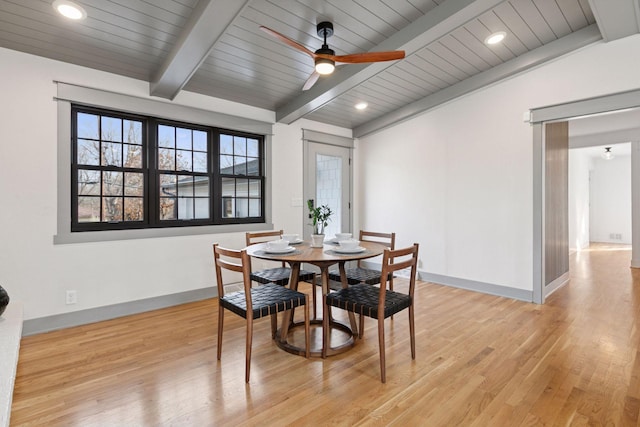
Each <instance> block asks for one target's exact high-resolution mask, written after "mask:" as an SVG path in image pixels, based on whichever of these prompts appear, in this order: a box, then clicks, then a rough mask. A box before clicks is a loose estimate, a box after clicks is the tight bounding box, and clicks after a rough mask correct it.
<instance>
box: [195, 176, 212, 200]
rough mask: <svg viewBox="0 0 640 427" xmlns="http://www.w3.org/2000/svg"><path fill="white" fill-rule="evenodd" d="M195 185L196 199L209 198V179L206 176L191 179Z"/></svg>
mask: <svg viewBox="0 0 640 427" xmlns="http://www.w3.org/2000/svg"><path fill="white" fill-rule="evenodd" d="M193 181H194V183H195V186H194V190H193V191H194V194H195V196H196V197H209V194H210V193H209V178H208V177H206V176H196V177H194V178H193Z"/></svg>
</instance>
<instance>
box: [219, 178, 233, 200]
mask: <svg viewBox="0 0 640 427" xmlns="http://www.w3.org/2000/svg"><path fill="white" fill-rule="evenodd" d="M235 195H236V180H235V179H233V178H223V179H222V197H235Z"/></svg>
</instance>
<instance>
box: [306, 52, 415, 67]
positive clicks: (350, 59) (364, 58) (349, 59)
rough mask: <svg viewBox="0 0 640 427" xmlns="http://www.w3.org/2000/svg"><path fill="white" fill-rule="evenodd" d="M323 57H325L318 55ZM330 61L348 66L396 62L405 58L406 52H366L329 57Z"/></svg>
mask: <svg viewBox="0 0 640 427" xmlns="http://www.w3.org/2000/svg"><path fill="white" fill-rule="evenodd" d="M318 56H323V55H318ZM327 56H328V57H329V59H333V60H334V61H336V62H344V63H347V64H358V63H361V62H382V61H394V60H396V59H402V58H404V50H391V51H388V52H365V53H354V54H352V55H327Z"/></svg>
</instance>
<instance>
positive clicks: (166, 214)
mask: <svg viewBox="0 0 640 427" xmlns="http://www.w3.org/2000/svg"><path fill="white" fill-rule="evenodd" d="M177 207H178V205H177V204H176V199H170V198H168V197H162V198H161V199H160V219H161V220H168V219H176V218H177V217H178V215H177V212H176V210H177Z"/></svg>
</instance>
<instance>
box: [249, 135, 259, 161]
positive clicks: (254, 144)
mask: <svg viewBox="0 0 640 427" xmlns="http://www.w3.org/2000/svg"><path fill="white" fill-rule="evenodd" d="M247 156H250V157H259V156H260V150H259V143H258V140H257V139H250V138H249V139H247Z"/></svg>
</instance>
